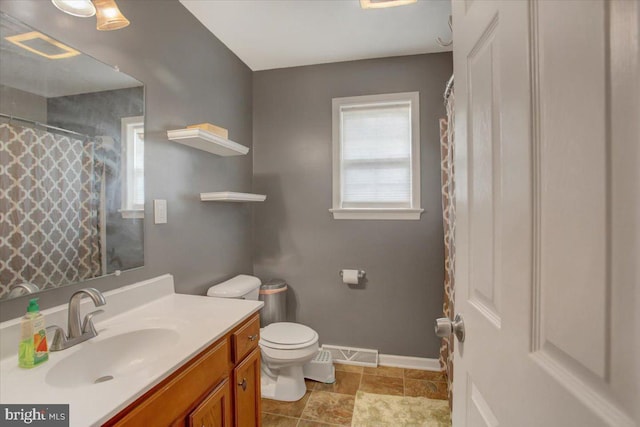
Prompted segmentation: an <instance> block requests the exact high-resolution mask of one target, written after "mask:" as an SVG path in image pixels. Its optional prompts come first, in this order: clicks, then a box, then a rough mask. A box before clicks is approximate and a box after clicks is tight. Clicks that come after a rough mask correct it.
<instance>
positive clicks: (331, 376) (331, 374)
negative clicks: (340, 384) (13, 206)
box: [302, 350, 336, 384]
mask: <svg viewBox="0 0 640 427" xmlns="http://www.w3.org/2000/svg"><path fill="white" fill-rule="evenodd" d="M302 370H303V372H304V377H305V378H308V379H310V380H313V381H318V382H321V383H327V384H332V383H334V382H336V369H335V368H334V367H333V357H332V356H331V352H330V351H328V350H320V351H318V353H317V354H316V355H315V357H314V358H313V359H312V360H311V361H310V362H309V363H307V364H305V365H304V366H303V368H302Z"/></svg>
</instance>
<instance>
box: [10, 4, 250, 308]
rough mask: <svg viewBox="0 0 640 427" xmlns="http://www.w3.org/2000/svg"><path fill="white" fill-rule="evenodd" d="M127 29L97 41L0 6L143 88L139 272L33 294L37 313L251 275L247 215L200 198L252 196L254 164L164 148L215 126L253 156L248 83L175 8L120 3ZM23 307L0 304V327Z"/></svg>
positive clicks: (48, 14) (38, 9)
mask: <svg viewBox="0 0 640 427" xmlns="http://www.w3.org/2000/svg"><path fill="white" fill-rule="evenodd" d="M118 5H119V6H120V9H121V10H122V12H123V13H124V14H125V15H126V16H127V18H128V19H129V20H130V21H131V25H130V26H129V27H127V28H125V29H122V30H117V31H111V32H101V31H97V30H96V29H95V19H93V18H90V19H82V18H74V17H72V16H69V15H66V14H64V13H61V12H59V11H58V10H57V9H56V8H55V7H54V6H53V4H52V3H51V2H49V1H42V0H1V1H0V11H2V12H5V13H7V14H9V15H12V16H13V17H15V18H17V19H19V20H21V21H23V22H24V23H26V24H28V25H31V26H32V27H35V28H37V29H38V30H40V31H42V32H44V33H47V34H49V35H50V36H52V37H54V38H57V39H59V40H60V41H62V42H64V43H66V44H68V45H70V46H72V47H74V48H76V49H79V50H81V51H83V52H85V53H87V54H89V55H92V56H94V57H95V58H97V59H99V60H101V61H103V62H106V63H109V64H111V65H117V66H119V67H120V69H121V70H122V71H123V72H125V73H127V74H129V75H131V76H133V77H135V78H137V79H138V80H140V81H142V82H143V83H144V84H145V85H146V87H145V91H146V135H145V142H146V144H145V162H146V177H145V181H146V199H147V203H146V212H145V214H146V220H145V226H144V227H145V266H144V267H143V268H140V269H137V270H132V271H129V272H125V273H123V274H122V275H121V276H120V277H106V278H101V279H95V280H92V281H90V282H85V283H82V284H79V285H72V286H68V287H65V288H62V289H59V290H52V291H47V292H43V293H41V294H40V303H41V307H42V308H47V307H51V306H53V305H57V304H61V303H65V302H66V301H67V300H68V298H69V296H70V294H71V293H72V292H73V291H74V290H76V289H78V288H80V287H85V286H89V285H91V286H95V287H97V288H98V289H101V290H103V291H104V290H109V289H113V288H117V287H119V286H122V285H126V284H130V283H134V282H136V281H139V280H143V279H147V278H151V277H154V276H157V275H159V274H163V273H173V274H174V275H175V279H176V288H177V291H178V292H181V293H193V294H203V293H204V292H205V290H206V288H207V286H208V284H209V283H210V282H212V281H218V280H223V279H226V278H228V277H231V276H233V275H235V274H239V273H251V271H252V264H251V253H252V251H251V210H250V209H251V208H250V206H247V205H245V204H224V203H219V204H218V203H202V202H200V201H199V199H198V194H199V193H200V192H203V191H216V190H233V191H249V190H250V189H251V162H252V159H251V156H250V155H248V156H243V157H231V158H223V157H217V156H214V155H212V154H208V153H204V152H201V151H198V150H194V149H191V148H189V147H186V146H183V145H180V144H176V143H174V142H171V141H168V140H167V138H166V130H167V129H178V128H181V127H184V126H185V125H187V124H191V123H202V122H213V123H215V124H218V125H221V126H223V127H226V128H228V129H229V135H230V137H231V138H232V139H233V140H235V141H237V142H238V143H240V144H244V145H247V146H251V141H252V73H251V70H250V69H249V68H248V67H246V66H245V65H244V64H243V63H242V62H241V61H240V60H239V59H238V58H237V57H236V56H235V55H234V54H233V53H231V52H230V51H229V50H228V49H227V48H226V47H225V46H224V45H223V44H222V43H221V42H220V41H219V40H218V39H217V38H216V37H215V36H213V35H212V34H211V33H210V32H209V31H208V30H206V29H205V28H204V27H203V26H202V25H201V24H200V22H199V21H198V20H197V19H196V18H194V17H193V16H192V15H191V14H190V13H189V12H188V11H187V10H186V9H185V8H184V7H183V6H182V5H181V4H180V3H179V2H178V1H177V0H163V1H157V0H136V1H133V0H119V1H118ZM153 199H167V200H168V212H169V223H168V224H165V225H154V224H153V215H152V211H151V206H152V202H151V201H152V200H153ZM25 308H26V298H24V297H23V298H19V299H17V300H12V301H6V302H1V303H0V319H2V320H5V319H9V318H12V317H16V316H19V315H22V314H23V313H24V311H25Z"/></svg>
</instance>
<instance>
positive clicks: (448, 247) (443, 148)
mask: <svg viewBox="0 0 640 427" xmlns="http://www.w3.org/2000/svg"><path fill="white" fill-rule="evenodd" d="M446 106H447V118H446V119H440V155H441V161H440V168H441V180H442V219H443V224H444V266H445V269H444V302H443V308H442V309H443V313H444V316H445V317H448V318H450V319H451V320H453V317H454V310H453V298H454V281H455V274H454V272H455V252H456V251H455V240H454V237H455V185H454V167H453V151H454V135H453V130H454V123H453V112H454V94H453V91H452V92H451V93H450V94H449V96H448V97H447V99H446ZM440 366H441V368H442V369H443V370H445V371H446V373H447V382H448V388H449V406H451V404H452V402H453V394H452V384H453V336H449V337H445V338H443V339H442V344H441V345H440Z"/></svg>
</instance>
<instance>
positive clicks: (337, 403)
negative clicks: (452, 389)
mask: <svg viewBox="0 0 640 427" xmlns="http://www.w3.org/2000/svg"><path fill="white" fill-rule="evenodd" d="M335 366H336V382H335V383H334V384H322V383H317V382H314V381H307V393H306V394H305V395H304V397H303V398H302V399H301V400H299V401H297V402H279V401H275V400H269V399H262V426H263V427H324V426H351V416H352V415H353V405H354V403H355V394H356V392H357V391H358V390H362V391H365V392H368V393H379V394H391V395H395V396H424V397H428V398H431V399H446V398H447V383H446V377H445V374H444V373H443V372H433V371H419V370H415V369H403V368H391V367H386V366H379V367H377V368H366V367H365V368H363V367H362V366H351V365H341V364H336V365H335Z"/></svg>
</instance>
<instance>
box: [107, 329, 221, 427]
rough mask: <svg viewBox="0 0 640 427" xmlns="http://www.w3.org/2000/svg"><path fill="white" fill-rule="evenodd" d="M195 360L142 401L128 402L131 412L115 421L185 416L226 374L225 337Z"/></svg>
mask: <svg viewBox="0 0 640 427" xmlns="http://www.w3.org/2000/svg"><path fill="white" fill-rule="evenodd" d="M194 360H195V361H194V363H191V364H190V365H189V366H187V367H186V368H184V369H182V370H181V371H178V372H177V373H176V374H174V376H173V378H171V379H170V380H169V381H168V382H166V383H164V384H162V383H161V384H160V386H158V387H156V388H155V390H154V392H153V393H152V394H151V395H148V396H143V397H142V398H141V399H140V400H141V402H140V400H139V401H136V402H134V403H133V404H132V405H131V406H130V408H133V409H132V410H131V412H129V413H128V414H126V415H125V416H124V417H123V418H122V419H120V420H119V421H118V422H116V423H115V424H114V425H116V426H158V427H159V426H167V425H170V424H172V423H173V422H174V421H175V420H176V419H178V418H180V417H184V416H185V415H186V412H187V411H188V410H189V408H191V407H192V406H193V403H194V402H197V401H198V400H199V399H201V398H202V396H204V395H205V394H206V392H207V391H208V390H211V389H212V388H214V386H216V385H217V384H219V383H220V382H221V381H222V380H223V379H224V378H226V377H228V376H229V346H228V344H227V340H226V339H225V340H223V341H222V342H220V343H219V344H217V345H216V346H215V347H213V348H211V349H209V350H206V351H205V352H204V353H203V354H201V355H200V356H196V358H195V359H194ZM183 420H184V418H183Z"/></svg>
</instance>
